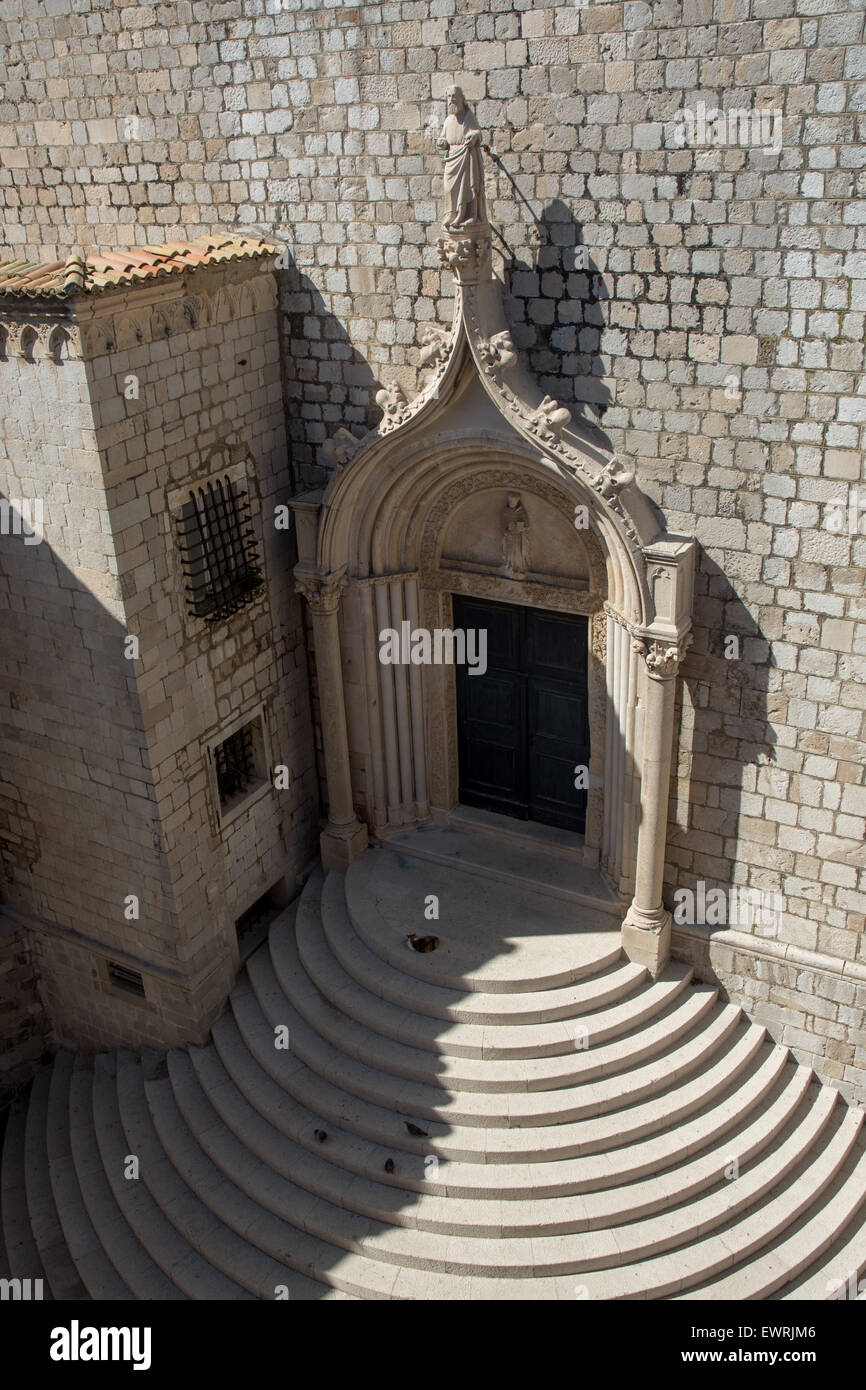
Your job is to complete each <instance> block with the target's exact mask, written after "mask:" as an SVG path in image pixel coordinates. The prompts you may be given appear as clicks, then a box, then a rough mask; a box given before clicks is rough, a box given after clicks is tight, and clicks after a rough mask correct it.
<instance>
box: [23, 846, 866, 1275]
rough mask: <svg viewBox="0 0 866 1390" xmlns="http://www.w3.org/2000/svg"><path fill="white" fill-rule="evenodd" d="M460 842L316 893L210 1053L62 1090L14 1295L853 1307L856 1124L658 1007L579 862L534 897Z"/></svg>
mask: <svg viewBox="0 0 866 1390" xmlns="http://www.w3.org/2000/svg"><path fill="white" fill-rule="evenodd" d="M449 833H453V832H448V831H435V832H431V833H430V835H428V836H427V837H426V838H425V837H424V836H423V835H422V834H420V833H419V832H414V834H413V835H409V834H407V835H406V836H403V837H398V840H397V841H390V842H389V847H388V848H386V849H382V850H377V851H369V852H368V853H367V854H366V855H365V856H364V858H363V859H361V860H360V861H359V862H358V863H357V864H355V865H353V866H352V868H351V869H350V871H349V873H348V875H346V876H340V875H333V874H332V875H330V876H328V877H327V878H326V879H324V880H323V879H322V876H321V875H320V874H317V875H315V876H314V877H313V878H312V879H311V880H310V881H309V883H308V884H307V886H306V888H305V890H304V893H303V895H302V897H301V898H300V900H299V901H298V902H297V903H296V904H295V905H293V907H292V908H291V909H289V910H288V911H287V912H285V913H283V915H282V916H281V917H280V918H279V919H278V920H277V922H276V923H275V924H274V926H273V927H272V928H271V931H270V936H269V940H268V942H267V944H266V945H265V946H263V947H262V948H261V949H260V950H259V951H257V952H256V954H255V955H254V956H252V957H251V959H250V960H249V962H248V964H247V967H246V969H245V971H244V972H243V974H242V976H241V978H240V979H239V981H238V983H237V985H236V986H235V988H234V990H233V992H232V995H231V999H230V1005H229V1008H228V1009H227V1011H226V1012H225V1014H224V1015H223V1017H222V1018H220V1020H219V1021H218V1023H217V1024H216V1026H215V1027H214V1029H213V1032H212V1038H211V1041H210V1042H209V1043H208V1044H207V1045H206V1046H204V1047H189V1048H186V1049H182V1050H176V1051H172V1052H170V1053H169V1054H168V1055H167V1056H165V1057H162V1056H159V1055H157V1054H155V1053H154V1054H144V1055H142V1056H140V1057H138V1056H135V1055H133V1054H132V1053H130V1052H127V1051H123V1050H119V1051H116V1052H112V1053H104V1054H101V1055H98V1056H97V1057H96V1058H95V1059H86V1058H85V1057H83V1056H77V1055H73V1054H72V1053H68V1052H64V1053H61V1054H60V1055H59V1056H58V1057H57V1058H56V1059H55V1060H54V1062H53V1064H52V1065H51V1066H50V1067H48V1068H45V1069H44V1070H42V1071H41V1072H40V1073H39V1074H38V1075H37V1077H36V1079H35V1081H34V1083H33V1086H32V1088H31V1091H30V1095H29V1098H28V1100H27V1102H22V1103H20V1104H18V1105H17V1106H16V1107H15V1108H14V1109H13V1112H12V1115H11V1117H10V1121H9V1124H8V1127H7V1134H6V1139H5V1146H4V1152H3V1171H2V1221H3V1233H2V1234H3V1240H2V1242H0V1264H2V1263H3V1249H4V1247H5V1261H6V1264H7V1265H8V1268H5V1269H2V1270H0V1273H3V1274H5V1275H7V1276H9V1275H11V1276H13V1277H19V1278H42V1279H43V1280H44V1281H45V1286H46V1294H47V1293H48V1292H49V1291H50V1294H51V1296H52V1297H54V1298H57V1299H68V1298H88V1297H90V1298H93V1299H113V1300H117V1299H185V1298H192V1299H224V1298H230V1299H247V1298H258V1299H273V1298H285V1297H288V1298H292V1299H316V1298H405V1299H523V1298H540V1299H547V1298H566V1299H574V1298H588V1299H616V1298H674V1299H723V1298H735V1299H762V1298H792V1299H812V1298H820V1299H823V1298H826V1297H828V1293H829V1290H830V1289H831V1288H832V1287H833V1285H831V1283H830V1281H832V1280H836V1281H838V1282H841V1281H843V1280H847V1279H849V1278H850V1276H851V1275H852V1274H853V1275H854V1286H855V1287H856V1279H857V1276H859V1274H860V1272H861V1271H862V1270H863V1268H864V1265H866V1146H864V1140H863V1136H862V1133H861V1124H860V1122H861V1120H862V1112H861V1111H860V1110H858V1109H856V1108H854V1107H849V1106H847V1105H846V1104H845V1102H844V1101H843V1100H842V1099H841V1098H840V1097H839V1096H838V1095H837V1093H836V1092H835V1091H833V1090H832V1089H830V1088H828V1087H826V1086H821V1085H819V1084H818V1083H817V1081H816V1079H815V1077H814V1075H813V1073H812V1072H811V1071H810V1070H809V1069H808V1068H807V1067H804V1066H799V1065H797V1064H796V1063H795V1062H794V1061H793V1060H792V1059H791V1057H790V1056H789V1054H788V1051H787V1049H785V1048H784V1047H779V1046H776V1045H774V1044H773V1042H772V1041H771V1040H770V1039H769V1038H768V1037H767V1035H766V1033H765V1030H764V1029H763V1028H762V1027H760V1026H758V1025H757V1024H755V1023H753V1022H750V1021H749V1020H748V1018H747V1017H746V1016H745V1015H744V1014H743V1013H742V1011H741V1010H740V1009H739V1008H737V1007H735V1006H734V1005H731V1004H726V1003H723V1002H721V1001H720V1000H719V999H718V997H717V993H716V991H714V990H713V989H712V988H711V987H709V986H707V985H705V984H700V983H698V982H696V981H695V980H694V979H693V978H692V976H691V972H690V970H689V968H688V967H687V966H685V965H683V964H680V963H676V962H673V963H671V964H670V966H669V967H668V968H667V969H666V970H665V972H664V974H663V976H662V978H661V979H659V980H658V981H656V982H655V983H653V982H652V981H651V980H650V979H649V977H648V976H647V975H646V973H645V972H644V971H643V970H642V969H640V968H639V967H637V966H635V965H633V964H631V963H630V962H629V961H628V960H626V959H625V957H624V956H623V955H622V954H621V950H620V940H619V931H618V918H617V916H616V915H614V914H613V913H612V911H611V907H612V904H610V903H605V902H603V901H600V900H599V898H598V896H597V895H596V896H595V898H593V897H592V896H591V895H590V894H588V893H583V894H582V892H581V886H580V884H579V883H578V885H577V887H576V888H575V887H574V884H573V882H572V883H571V885H570V886H568V885H567V881H566V876H565V867H566V865H565V860H564V859H563V860H562V862H561V865H560V866H559V867H557V864H556V862H555V856H554V857H553V858H552V859H551V860H550V863H549V864H548V866H547V868H546V869H545V871H544V881H543V882H542V881H539V880H540V879H541V874H540V873H539V874H538V875H537V876H536V881H534V882H533V881H531V874H528V872H527V869H526V866H525V865H524V866H523V867H521V868H520V869H519V871H518V869H517V868H516V867H515V865H516V863H517V860H516V858H515V852H514V851H512V849H510V848H509V847H508V846H507V845H505V846H504V847H503V844H502V843H498V844H497V843H494V841H493V840H491V839H490V837H487V838H485V837H484V836H468V837H467V836H466V835H462V836H461V835H460V834H458V835H457V837H456V839H452V840H450V841H449V840H448V835H449ZM464 842H466V843H470V845H471V846H473V847H474V849H473V850H472V852H468V851H467V849H466V843H464ZM550 864H553V869H551V868H550ZM530 867H531V866H530ZM557 874H559V881H558V880H557ZM431 894H435V895H436V896H437V897H438V899H439V913H440V916H439V920H438V921H432V920H431V921H426V920H424V912H423V904H424V902H425V901H427V900H428V898H429V895H431ZM425 930H426V931H428V932H435V933H437V934H438V936H439V947H438V949H436V950H434V951H431V952H429V953H426V954H419V953H417V952H415V951H414V950H412V949H411V948H410V947H409V945H408V943H407V940H406V937H407V933H408V932H410V931H414V932H416V933H419V934H420V933H423V932H424V931H425ZM286 1030H288V1032H287V1033H286ZM286 1042H288V1046H285V1045H284V1044H286ZM131 1160H135V1162H131ZM136 1167H137V1173H138V1176H137V1177H136V1176H134V1171H135V1169H136Z"/></svg>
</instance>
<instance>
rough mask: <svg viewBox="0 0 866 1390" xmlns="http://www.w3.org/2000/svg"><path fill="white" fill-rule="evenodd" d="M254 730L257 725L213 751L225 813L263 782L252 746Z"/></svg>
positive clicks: (224, 741)
mask: <svg viewBox="0 0 866 1390" xmlns="http://www.w3.org/2000/svg"><path fill="white" fill-rule="evenodd" d="M254 727H255V725H254V724H245V725H244V727H243V728H242V729H238V731H237V733H234V734H230V735H229V737H228V738H227V739H224V740H223V742H222V743H220V744H218V745H217V747H216V748H215V749H214V764H215V766H216V777H217V787H218V789H219V798H220V809H221V810H223V811H224V810H226V808H227V807H228V806H230V805H231V803H232V802H233V801H236V800H237V798H238V797H240V796H243V795H244V793H245V792H248V791H251V790H252V789H253V788H254V787H255V786H257V785H258V783H259V782H260V781H261V777H260V776H259V773H258V769H257V767H256V755H255V748H254V746H253V729H254Z"/></svg>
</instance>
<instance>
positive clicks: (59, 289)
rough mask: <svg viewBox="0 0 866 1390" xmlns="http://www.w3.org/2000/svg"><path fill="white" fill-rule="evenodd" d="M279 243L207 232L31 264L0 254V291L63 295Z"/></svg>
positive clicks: (249, 254) (263, 250)
mask: <svg viewBox="0 0 866 1390" xmlns="http://www.w3.org/2000/svg"><path fill="white" fill-rule="evenodd" d="M277 250H278V248H277V247H276V246H271V245H270V244H269V243H268V242H266V241H262V239H261V238H260V237H253V236H235V237H230V236H219V235H215V236H206V237H197V238H196V239H195V240H194V241H167V242H166V243H165V244H164V245H162V246H130V247H122V248H120V249H118V250H112V251H87V252H85V253H83V254H82V253H81V252H78V251H73V252H72V254H71V255H70V256H69V257H68V259H67V260H65V261H53V262H52V263H51V264H50V265H34V264H33V263H32V262H30V261H22V260H10V261H3V260H0V295H9V296H24V297H26V298H51V299H57V298H65V297H66V296H68V295H73V294H80V293H82V291H83V292H84V293H86V294H91V293H93V292H95V291H99V290H107V289H115V288H118V287H121V286H125V285H136V284H141V283H144V282H146V281H148V280H161V279H165V278H166V277H168V276H170V275H180V274H182V273H183V271H185V270H191V269H193V268H194V267H196V266H202V265H216V264H221V263H223V262H225V261H241V260H250V259H255V258H256V257H259V256H272V255H275V254H276V252H277Z"/></svg>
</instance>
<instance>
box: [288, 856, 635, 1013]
mask: <svg viewBox="0 0 866 1390" xmlns="http://www.w3.org/2000/svg"><path fill="white" fill-rule="evenodd" d="M321 894H322V895H321V917H322V926H323V929H324V933H325V936H326V938H327V941H328V945H329V946H330V948H331V951H332V953H333V955H334V956H335V958H336V959H337V960H338V961H339V963H340V965H341V966H342V967H343V969H344V970H345V972H346V974H347V975H350V976H351V977H352V979H353V980H355V981H356V982H357V983H358V984H359V985H361V986H362V987H363V988H364V989H366V990H367V991H368V992H369V993H370V994H372V995H376V996H377V997H380V998H382V999H384V1000H386V1001H387V1002H388V1003H390V1004H394V1005H396V1006H397V1007H398V1008H403V1009H410V1010H412V1011H413V1012H414V1013H417V1014H423V1015H426V1016H427V1017H429V1018H438V1019H442V1020H444V1021H446V1022H455V1023H474V1024H476V1025H478V1026H479V1027H493V1026H499V1025H506V1026H508V1025H522V1024H529V1023H553V1022H554V1021H555V1020H557V1019H561V1018H577V1017H579V1016H580V1015H582V1014H590V1013H593V1012H595V1011H596V1010H597V1009H601V1008H604V1007H605V1006H607V1005H610V1004H615V1003H618V1002H620V1001H621V1000H624V999H626V998H628V997H629V996H630V995H633V994H634V993H635V991H636V990H637V989H638V988H639V987H640V985H641V984H644V983H646V981H647V980H648V978H649V977H648V975H647V972H646V971H645V970H644V969H643V967H642V966H639V965H634V964H633V963H632V961H630V960H628V959H627V958H626V957H625V956H621V957H620V959H619V960H618V961H616V962H614V963H613V964H612V965H610V966H609V967H608V968H607V969H606V970H604V971H602V972H600V973H598V974H595V975H590V976H588V977H587V978H586V979H584V980H582V981H580V982H578V983H577V984H572V985H564V986H561V987H559V988H558V989H547V990H541V991H539V992H538V993H531V992H530V993H527V992H524V993H521V994H483V993H480V992H475V993H467V992H466V991H465V990H463V989H448V988H445V987H443V986H441V985H435V984H429V983H428V982H427V981H426V980H419V979H418V978H416V977H415V976H414V975H407V974H406V973H405V972H404V971H403V970H399V969H395V968H394V967H393V966H392V965H389V964H388V963H387V962H386V961H385V960H383V959H382V957H381V956H377V955H375V954H374V953H373V952H372V951H371V950H370V948H369V947H368V946H367V945H366V944H365V943H364V942H363V941H362V940H361V938H360V937H359V936H358V934H357V933H356V931H355V928H354V927H353V925H352V921H351V919H350V917H349V911H348V908H347V906H346V894H345V885H344V880H343V875H342V874H329V875H328V876H327V878H326V879H325V881H324V884H323V886H322V890H321ZM302 901H303V900H302ZM283 920H284V921H285V922H286V926H287V927H288V926H290V922H289V920H288V914H286V917H285V918H284V919H283Z"/></svg>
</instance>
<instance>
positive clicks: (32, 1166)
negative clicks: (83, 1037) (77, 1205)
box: [24, 1067, 89, 1299]
mask: <svg viewBox="0 0 866 1390" xmlns="http://www.w3.org/2000/svg"><path fill="white" fill-rule="evenodd" d="M50 1085H51V1071H50V1069H49V1068H48V1067H42V1068H40V1070H39V1071H38V1072H37V1073H36V1075H35V1076H34V1078H33V1084H32V1086H31V1088H30V1098H29V1101H28V1105H27V1124H26V1131H25V1140H24V1169H25V1185H26V1193H27V1211H28V1214H29V1217H30V1227H31V1230H32V1231H33V1238H34V1240H35V1241H36V1246H37V1248H38V1250H39V1258H40V1260H41V1261H42V1265H43V1267H44V1269H45V1276H46V1279H47V1280H48V1285H49V1288H50V1289H51V1293H52V1296H53V1297H54V1298H56V1299H85V1298H87V1297H88V1296H89V1295H88V1293H87V1289H86V1288H85V1287H84V1285H83V1283H82V1282H81V1279H80V1277H79V1274H78V1270H77V1269H76V1267H75V1263H74V1261H73V1260H72V1258H71V1256H70V1254H69V1248H68V1246H67V1244H66V1239H65V1237H64V1235H63V1227H62V1226H61V1224H60V1218H59V1216H58V1215H57V1206H56V1204H55V1201H54V1193H53V1192H52V1190H51V1177H50V1175H49V1171H48V1148H47V1142H46V1126H47V1122H48V1092H49V1089H50Z"/></svg>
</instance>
